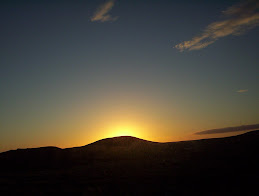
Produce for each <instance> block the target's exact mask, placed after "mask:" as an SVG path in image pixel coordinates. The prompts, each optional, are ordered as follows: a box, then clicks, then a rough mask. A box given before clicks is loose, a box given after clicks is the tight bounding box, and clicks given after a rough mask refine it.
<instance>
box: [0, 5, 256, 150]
mask: <svg viewBox="0 0 259 196" xmlns="http://www.w3.org/2000/svg"><path fill="white" fill-rule="evenodd" d="M0 25H1V30H0V43H1V44H0V50H1V51H0V52H1V53H0V55H1V56H0V57H1V58H0V92H1V93H0V151H6V150H10V149H17V148H29V147H39V146H58V147H61V148H66V147H73V146H82V145H86V144H88V143H91V142H94V141H96V140H99V139H103V138H107V137H114V136H120V135H131V136H135V137H140V138H143V139H147V140H151V141H158V142H169V141H179V140H190V139H200V138H210V137H223V136H229V135H233V134H238V133H242V131H248V130H251V129H259V124H258V123H259V118H258V117H259V102H258V100H259V91H258V90H259V88H258V84H259V77H258V73H259V66H258V65H259V64H258V63H259V58H258V51H259V44H258V43H259V36H258V35H259V27H258V26H259V2H258V0H247V1H236V0H229V1H223V0H218V1H207V0H197V1H191V0H170V1H169V0H159V1H157V0H141V1H137V0H131V1H126V0H115V1H112V0H108V1H105V0H96V1H90V0H73V1H72V0H71V1H67V0H62V1H61V0H38V1H35V0H2V1H1V2H0ZM237 131H238V132H237Z"/></svg>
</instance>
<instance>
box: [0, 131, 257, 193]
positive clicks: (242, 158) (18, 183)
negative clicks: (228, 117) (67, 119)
mask: <svg viewBox="0 0 259 196" xmlns="http://www.w3.org/2000/svg"><path fill="white" fill-rule="evenodd" d="M258 142H259V131H251V132H248V133H245V134H242V135H238V136H233V137H228V138H218V139H204V140H196V141H184V142H171V143H155V142H149V141H145V140H141V139H138V138H134V137H116V138H108V139H103V140H100V141H97V142H95V143H92V144H89V145H86V146H83V147H76V148H69V149H60V148H56V147H42V148H34V149H18V150H13V151H8V152H4V153H1V154H0V195H259V153H258V150H259V143H258Z"/></svg>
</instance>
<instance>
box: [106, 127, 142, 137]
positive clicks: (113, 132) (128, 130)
mask: <svg viewBox="0 0 259 196" xmlns="http://www.w3.org/2000/svg"><path fill="white" fill-rule="evenodd" d="M119 136H133V137H142V134H141V130H140V128H137V127H135V126H132V125H117V126H113V127H111V128H109V129H108V130H107V137H119Z"/></svg>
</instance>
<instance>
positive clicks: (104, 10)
mask: <svg viewBox="0 0 259 196" xmlns="http://www.w3.org/2000/svg"><path fill="white" fill-rule="evenodd" d="M114 3H115V1H114V0H109V1H107V2H106V3H104V4H102V5H100V6H99V7H98V8H97V10H96V11H95V13H94V15H93V16H92V17H91V21H92V22H96V21H101V22H107V21H115V20H117V18H118V17H112V16H111V15H110V14H108V12H109V11H111V9H112V8H113V6H114Z"/></svg>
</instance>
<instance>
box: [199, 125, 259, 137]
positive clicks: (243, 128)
mask: <svg viewBox="0 0 259 196" xmlns="http://www.w3.org/2000/svg"><path fill="white" fill-rule="evenodd" d="M254 129H259V124H254V125H242V126H237V127H225V128H219V129H209V130H205V131H200V132H197V133H195V135H205V134H217V133H229V132H237V131H248V130H254Z"/></svg>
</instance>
